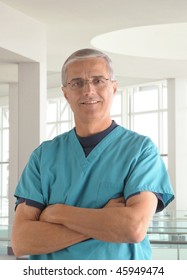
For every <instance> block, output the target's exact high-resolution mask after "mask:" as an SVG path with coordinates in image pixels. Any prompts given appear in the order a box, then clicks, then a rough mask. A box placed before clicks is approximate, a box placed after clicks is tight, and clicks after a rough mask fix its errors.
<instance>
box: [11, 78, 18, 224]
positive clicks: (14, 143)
mask: <svg viewBox="0 0 187 280" xmlns="http://www.w3.org/2000/svg"><path fill="white" fill-rule="evenodd" d="M9 123H10V130H9V154H10V160H9V224H12V222H13V217H14V205H15V198H14V191H15V187H16V184H17V182H18V178H19V174H18V157H19V150H18V84H17V83H13V84H10V86H9Z"/></svg>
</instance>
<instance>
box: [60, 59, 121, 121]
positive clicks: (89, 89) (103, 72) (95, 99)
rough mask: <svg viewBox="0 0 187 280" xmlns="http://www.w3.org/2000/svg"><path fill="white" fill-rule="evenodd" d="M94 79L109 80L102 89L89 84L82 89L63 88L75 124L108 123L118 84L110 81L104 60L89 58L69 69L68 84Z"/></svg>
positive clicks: (71, 64)
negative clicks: (77, 80)
mask: <svg viewBox="0 0 187 280" xmlns="http://www.w3.org/2000/svg"><path fill="white" fill-rule="evenodd" d="M94 77H104V78H106V79H109V80H107V81H106V84H105V85H104V86H103V87H102V88H100V87H99V88H97V87H95V86H94V85H93V84H92V83H90V82H87V83H86V84H85V85H84V86H83V87H82V88H79V89H72V88H71V87H70V86H69V85H67V86H66V87H64V88H63V92H64V96H65V98H66V99H67V101H68V102H69V104H70V106H71V109H72V111H73V113H74V117H75V123H77V122H81V123H87V122H91V121H108V120H109V119H110V109H111V105H112V101H113V97H114V95H115V93H116V90H117V82H116V81H114V82H112V81H111V80H110V78H111V77H110V74H109V71H108V68H107V64H106V62H105V60H104V59H103V58H87V59H85V60H80V61H75V62H72V63H70V64H69V65H68V67H67V81H66V82H67V83H69V82H71V81H72V80H73V81H74V80H75V79H79V78H81V79H84V80H87V81H91V80H93V78H94Z"/></svg>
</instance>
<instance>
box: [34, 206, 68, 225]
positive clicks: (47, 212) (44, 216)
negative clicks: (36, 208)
mask: <svg viewBox="0 0 187 280" xmlns="http://www.w3.org/2000/svg"><path fill="white" fill-rule="evenodd" d="M65 206H66V205H64V204H53V205H49V206H47V207H46V208H45V209H44V210H43V211H42V213H41V215H40V218H39V220H40V221H42V222H49V223H50V222H51V223H52V222H53V221H54V220H56V218H57V217H58V214H59V213H60V212H61V209H62V207H65Z"/></svg>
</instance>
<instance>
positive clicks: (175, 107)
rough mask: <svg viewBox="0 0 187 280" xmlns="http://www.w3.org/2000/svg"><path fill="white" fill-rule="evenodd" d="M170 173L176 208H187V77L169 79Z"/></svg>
mask: <svg viewBox="0 0 187 280" xmlns="http://www.w3.org/2000/svg"><path fill="white" fill-rule="evenodd" d="M168 122H169V127H168V129H169V137H168V138H169V139H168V140H169V141H168V158H169V165H168V168H169V173H170V177H171V180H172V184H173V187H174V190H175V196H176V198H175V202H174V204H175V207H176V210H187V79H185V78H183V79H182V78H180V79H179V78H178V79H169V80H168Z"/></svg>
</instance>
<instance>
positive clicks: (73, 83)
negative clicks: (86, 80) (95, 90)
mask: <svg viewBox="0 0 187 280" xmlns="http://www.w3.org/2000/svg"><path fill="white" fill-rule="evenodd" d="M71 85H72V87H81V86H82V85H83V81H82V80H78V81H74V82H72V84H71Z"/></svg>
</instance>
